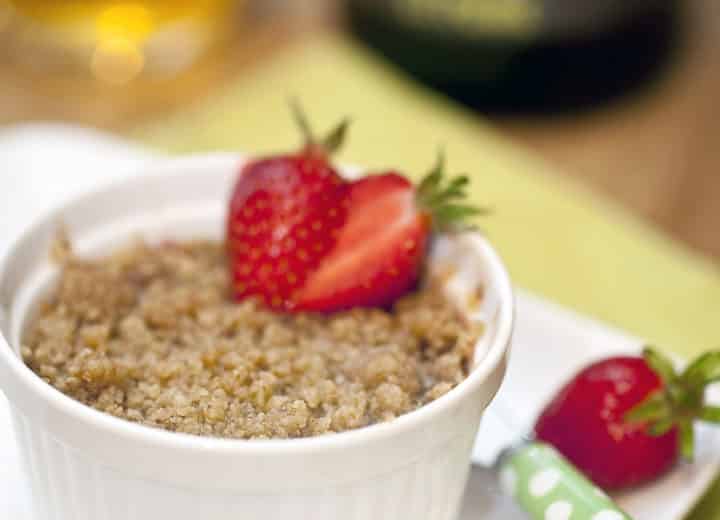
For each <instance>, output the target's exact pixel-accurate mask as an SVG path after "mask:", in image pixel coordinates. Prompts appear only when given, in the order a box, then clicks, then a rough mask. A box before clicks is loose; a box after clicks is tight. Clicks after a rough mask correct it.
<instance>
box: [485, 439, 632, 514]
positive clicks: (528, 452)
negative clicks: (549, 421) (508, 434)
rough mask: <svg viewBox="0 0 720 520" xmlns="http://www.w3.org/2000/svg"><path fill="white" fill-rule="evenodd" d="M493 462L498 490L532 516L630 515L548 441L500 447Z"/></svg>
mask: <svg viewBox="0 0 720 520" xmlns="http://www.w3.org/2000/svg"><path fill="white" fill-rule="evenodd" d="M496 465H497V467H498V470H499V476H500V485H501V488H502V490H503V491H504V492H505V493H506V494H507V495H509V496H511V497H513V498H514V499H515V501H516V502H517V503H518V504H519V505H520V506H521V507H522V508H523V509H524V510H525V511H526V512H527V513H528V514H529V515H530V517H531V518H533V519H536V520H629V519H630V516H629V515H627V514H626V513H624V512H623V511H622V510H621V509H620V508H619V507H618V506H617V505H615V503H614V502H613V501H612V499H610V497H608V496H607V495H606V494H605V493H604V492H603V491H602V490H601V489H600V488H598V487H596V486H595V485H594V484H593V483H592V482H590V481H589V480H588V479H587V478H585V477H584V476H583V475H581V474H580V472H579V471H578V470H576V469H575V468H574V467H573V466H572V464H570V463H569V462H568V461H567V459H565V458H564V457H563V456H562V455H560V454H559V453H558V452H557V451H556V450H555V449H554V448H553V447H551V446H550V445H548V444H544V443H540V442H533V441H527V442H524V443H521V444H519V445H518V446H517V447H515V448H511V449H508V450H506V451H504V452H503V453H502V454H501V455H500V457H499V459H498V461H497V464H496Z"/></svg>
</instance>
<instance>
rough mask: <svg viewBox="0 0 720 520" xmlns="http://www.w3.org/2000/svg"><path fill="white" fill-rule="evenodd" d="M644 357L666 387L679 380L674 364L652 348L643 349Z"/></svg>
mask: <svg viewBox="0 0 720 520" xmlns="http://www.w3.org/2000/svg"><path fill="white" fill-rule="evenodd" d="M643 357H644V358H645V362H646V363H647V364H648V365H650V368H652V369H653V371H654V372H655V373H656V374H657V375H658V376H659V377H660V379H662V381H663V383H665V384H666V385H667V384H669V383H672V382H673V381H675V379H677V374H676V372H675V367H674V366H673V364H672V362H671V361H670V360H669V359H668V358H667V357H665V356H664V355H662V354H661V353H660V352H658V351H657V350H655V349H653V348H652V347H649V346H648V347H645V348H644V349H643Z"/></svg>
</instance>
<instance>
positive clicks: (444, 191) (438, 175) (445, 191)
mask: <svg viewBox="0 0 720 520" xmlns="http://www.w3.org/2000/svg"><path fill="white" fill-rule="evenodd" d="M469 184H470V179H469V178H468V176H467V175H458V176H456V177H453V178H451V179H446V175H445V152H444V151H443V150H442V149H440V151H439V152H438V157H437V160H436V162H435V165H434V166H433V168H432V169H431V170H430V172H429V173H428V174H427V175H426V176H425V177H424V178H423V179H422V181H420V184H419V185H418V187H417V202H418V205H419V206H420V208H421V209H423V210H424V211H426V212H428V213H429V214H430V215H431V217H432V220H433V226H434V227H435V228H436V229H437V230H440V231H457V230H462V229H468V228H471V227H472V226H470V225H468V224H467V220H468V219H469V218H471V217H474V216H477V215H485V214H487V213H488V211H487V210H486V209H483V208H479V207H477V206H474V205H472V204H466V203H465V199H467V192H466V188H467V186H468V185H469Z"/></svg>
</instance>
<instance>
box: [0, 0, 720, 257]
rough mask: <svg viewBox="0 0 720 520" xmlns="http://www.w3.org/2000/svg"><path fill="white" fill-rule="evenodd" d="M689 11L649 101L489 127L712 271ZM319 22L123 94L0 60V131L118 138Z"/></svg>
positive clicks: (261, 26) (718, 193) (716, 75)
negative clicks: (676, 54) (28, 125)
mask: <svg viewBox="0 0 720 520" xmlns="http://www.w3.org/2000/svg"><path fill="white" fill-rule="evenodd" d="M691 1H692V2H693V8H694V19H693V22H692V25H691V27H692V30H691V31H690V38H689V41H688V42H687V45H686V48H685V49H684V51H683V53H682V56H681V59H680V60H679V62H678V63H677V64H676V66H675V68H674V69H673V71H672V74H671V75H669V77H668V78H667V79H666V80H665V81H664V82H663V83H662V84H661V85H659V86H657V87H656V88H655V89H654V90H653V91H652V92H646V93H645V94H643V95H642V96H636V97H633V98H631V99H626V100H625V101H623V102H620V103H616V104H615V105H612V106H610V107H607V108H605V109H603V110H601V111H596V112H593V113H592V114H588V115H584V116H577V117H573V118H567V117H566V118H563V119H560V120H534V121H519V120H512V121H503V120H498V121H496V123H497V125H498V127H499V128H500V129H501V131H504V132H506V133H507V134H508V135H509V136H510V137H511V138H512V139H514V140H516V141H517V142H519V143H522V144H523V145H525V146H528V147H529V148H531V149H533V150H536V151H537V152H538V153H539V154H540V155H542V156H543V157H545V158H546V159H547V160H548V161H550V162H551V163H554V164H556V165H557V166H559V168H558V169H559V170H560V171H561V172H563V173H564V174H566V175H568V176H572V177H574V178H577V179H581V180H583V181H586V182H587V183H588V184H590V185H591V186H593V187H595V188H597V189H599V190H600V191H602V192H605V193H607V194H609V195H610V196H611V197H613V198H615V199H617V200H619V201H621V202H622V203H623V204H625V205H626V206H627V207H629V208H631V209H632V210H633V211H635V212H636V213H637V214H639V215H641V216H642V217H644V218H647V219H649V220H650V221H651V222H653V223H655V224H657V225H658V226H659V227H661V228H662V229H664V230H666V231H667V232H668V233H670V234H671V235H672V236H674V237H677V238H678V239H680V240H682V241H684V242H686V243H687V244H689V245H690V246H691V247H693V248H695V249H696V250H699V251H702V252H705V253H707V254H709V255H713V256H714V257H715V258H716V259H718V260H720V229H719V228H720V102H718V98H719V97H720V5H718V3H717V2H716V0H691ZM327 19H328V18H327V17H326V16H325V14H324V13H323V14H322V15H320V16H315V17H307V16H305V17H304V18H302V19H301V18H298V17H297V16H293V17H280V18H273V17H266V18H264V19H262V20H260V19H251V20H246V21H245V22H244V23H241V24H240V25H239V28H238V35H237V36H236V37H235V39H234V40H233V42H232V43H230V44H224V45H220V46H217V47H216V48H215V49H214V50H213V51H212V52H210V53H209V54H208V56H207V57H206V58H205V59H203V60H201V61H200V62H199V63H198V64H197V65H196V66H194V67H193V68H191V69H190V70H188V71H186V72H184V73H182V74H181V75H180V76H178V77H177V78H174V79H172V80H158V79H154V80H148V79H144V80H140V81H136V82H134V83H133V84H131V85H129V86H124V87H113V86H108V85H100V84H98V83H97V82H93V81H90V80H89V79H83V78H77V77H75V76H67V75H63V74H57V73H56V74H52V75H48V74H47V73H46V72H45V73H42V72H38V71H37V70H30V69H27V68H23V67H18V66H17V65H13V63H12V60H10V59H9V57H8V56H6V55H3V54H2V51H0V124H11V123H17V122H25V121H33V120H49V119H53V120H64V121H70V122H76V123H81V124H87V125H91V126H95V127H99V128H103V129H109V130H117V131H122V130H125V129H127V128H130V127H132V126H134V125H136V124H139V123H142V122H144V121H146V120H149V119H155V118H157V117H159V116H162V115H163V114H167V113H170V112H172V111H174V110H178V109H180V108H182V107H184V106H186V105H187V104H188V103H190V102H192V101H194V100H197V99H200V98H202V97H203V96H207V95H211V94H212V93H213V91H214V90H215V89H216V88H217V87H218V86H221V85H223V84H224V83H225V82H227V81H229V80H230V79H232V78H235V77H237V76H238V75H240V74H252V70H253V64H256V63H258V62H260V61H262V60H267V59H272V55H273V53H274V52H275V51H276V50H277V49H280V48H283V47H284V46H287V45H292V44H293V43H294V42H298V41H300V40H301V39H302V35H303V34H305V33H306V32H307V31H315V30H317V28H318V27H324V26H326V25H327V22H326V20H327Z"/></svg>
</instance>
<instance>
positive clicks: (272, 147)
mask: <svg viewBox="0 0 720 520" xmlns="http://www.w3.org/2000/svg"><path fill="white" fill-rule="evenodd" d="M290 96H296V97H298V98H299V99H300V100H301V101H302V104H303V105H304V107H305V110H306V111H307V113H308V115H309V117H310V119H311V121H312V123H313V126H314V127H315V128H316V131H318V133H321V132H324V131H326V130H327V129H329V128H330V127H332V126H333V125H334V124H335V123H336V122H338V121H339V120H340V118H341V117H342V116H345V115H349V116H351V117H352V119H353V125H352V128H351V132H350V135H349V139H348V140H347V142H346V146H345V147H344V149H343V151H342V153H341V154H340V156H339V157H338V159H339V160H340V161H342V162H345V163H350V164H358V165H362V166H364V167H367V168H369V169H371V170H375V171H379V170H381V169H386V168H395V169H398V170H399V171H401V172H403V173H405V174H407V175H409V176H411V177H415V178H418V177H419V176H421V175H422V174H424V173H425V172H427V171H428V170H429V168H430V166H431V165H432V163H433V162H434V160H435V156H436V153H437V150H438V148H439V147H440V146H442V147H444V149H445V150H446V154H447V157H448V166H449V170H450V172H451V173H467V174H469V175H470V176H471V178H472V188H471V192H472V197H473V200H474V202H476V203H478V204H481V205H484V206H488V207H490V208H492V210H493V214H492V216H490V217H486V218H484V219H482V220H480V221H479V224H480V225H481V227H482V228H483V229H484V230H485V232H486V234H487V235H488V236H489V238H490V239H491V240H492V242H493V243H494V244H495V245H496V246H497V248H498V249H499V251H500V253H501V254H502V256H503V258H504V260H505V262H506V264H507V265H508V268H509V270H510V273H511V275H512V277H513V280H514V282H515V283H516V284H517V285H518V286H521V287H524V288H526V289H529V290H530V291H533V292H536V293H539V294H541V295H543V296H545V297H547V298H549V299H552V300H555V301H557V302H559V303H562V304H564V305H566V306H569V307H572V308H574V309H576V310H578V311H580V312H583V313H585V314H588V315H591V316H594V317H596V318H598V319H600V320H602V321H605V322H607V323H610V324H613V325H615V326H618V327H620V328H623V329H625V330H627V331H629V332H630V333H632V334H635V335H638V336H640V337H643V338H647V340H648V341H649V342H652V343H653V344H656V345H658V346H660V347H661V348H664V349H667V350H670V351H673V352H676V353H679V354H681V355H683V356H687V357H689V356H692V355H694V354H697V353H699V352H700V351H701V350H704V349H709V348H715V347H718V346H720V326H718V325H719V324H720V266H718V265H717V264H713V263H712V262H711V261H709V260H707V259H704V258H702V257H700V256H699V255H696V254H693V253H692V252H690V251H688V250H686V249H684V248H683V247H681V246H679V245H678V244H676V243H674V242H673V241H671V240H670V239H669V238H667V237H665V236H664V235H662V234H661V233H660V232H658V231H656V230H655V229H653V228H652V227H651V226H649V225H647V224H645V223H643V222H640V221H639V220H637V219H635V218H634V217H632V216H630V215H629V214H628V213H627V212H626V211H625V210H624V209H623V208H621V207H619V206H617V205H615V204H613V203H612V202H610V201H608V200H605V199H602V198H600V197H598V196H596V195H595V194H594V193H592V192H590V191H589V190H588V189H586V188H585V187H584V186H582V185H579V184H577V183H575V182H572V181H571V180H569V179H568V178H567V177H565V176H559V175H558V174H557V173H556V172H554V171H553V169H552V168H551V167H550V166H549V165H547V164H545V163H543V161H542V160H539V159H538V158H537V157H534V156H532V155H531V154H529V153H527V152H526V151H525V150H523V149H522V148H519V147H517V146H516V145H514V144H512V143H509V142H508V141H506V140H505V139H504V138H503V137H502V135H500V134H499V133H498V132H497V131H496V130H495V129H493V127H492V125H491V124H490V123H488V122H486V121H484V120H482V119H481V118H479V117H477V116H476V115H474V114H472V113H470V112H469V111H467V110H466V109H464V108H462V107H460V106H458V105H455V104H454V103H452V102H450V101H449V100H447V99H445V98H444V97H442V96H439V95H437V94H434V93H431V92H429V91H428V90H426V89H424V88H422V87H420V86H418V85H416V84H414V83H412V82H411V81H409V80H408V79H407V78H405V77H404V76H403V75H401V74H399V73H397V72H396V71H394V70H393V69H392V68H390V67H388V66H387V65H385V64H384V63H383V62H381V61H380V60H378V59H377V58H375V57H374V56H373V55H371V54H369V53H368V52H367V51H365V50H364V49H363V48H360V47H358V46H357V45H355V44H353V43H351V42H349V41H347V40H345V39H343V38H341V37H338V36H331V37H325V38H319V39H316V40H313V41H310V42H308V43H307V44H306V45H303V46H300V47H296V48H294V49H292V50H290V51H287V52H286V53H285V54H284V55H280V56H278V57H277V58H275V59H273V60H271V61H270V62H269V63H268V64H266V65H262V66H259V67H258V68H257V69H256V70H253V71H252V73H250V74H249V75H247V77H240V78H239V79H238V80H237V81H236V82H235V83H233V84H231V85H229V86H227V87H225V88H224V89H223V90H221V91H220V92H218V93H216V94H215V95H213V96H212V97H211V98H210V99H207V100H204V101H202V102H201V103H199V104H197V105H196V106H192V107H189V108H188V109H186V110H184V111H182V112H181V113H179V114H177V115H175V116H173V117H171V118H169V119H167V118H166V119H163V120H162V121H158V122H156V123H153V124H150V125H146V126H144V127H143V128H139V129H137V130H136V131H135V132H133V133H132V137H134V138H136V139H138V140H140V141H142V142H143V143H144V144H147V145H150V146H152V147H156V148H159V149H161V150H164V151H168V152H171V153H192V152H206V151H216V150H224V151H226V150H240V151H243V150H245V151H250V152H252V153H258V152H271V151H283V150H292V149H295V148H296V147H297V146H298V145H299V142H300V139H299V134H298V132H297V129H296V127H295V126H294V124H293V122H292V120H291V119H290V116H289V111H288V108H287V100H288V98H289V97H290ZM627 174H628V175H630V174H632V172H628V173H627ZM716 488H717V489H716V490H715V491H714V492H713V493H711V494H710V497H709V498H708V499H706V500H705V502H704V503H703V504H702V505H701V507H700V509H699V510H698V511H697V512H696V513H695V515H694V516H693V517H692V518H693V519H700V518H702V519H707V518H713V517H714V516H717V517H719V518H720V486H716ZM713 513H714V514H713Z"/></svg>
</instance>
